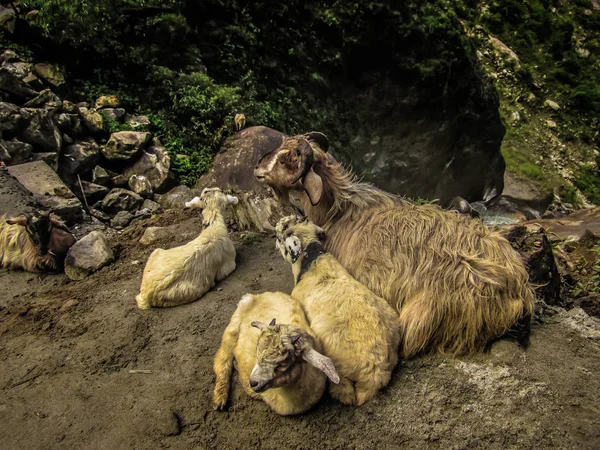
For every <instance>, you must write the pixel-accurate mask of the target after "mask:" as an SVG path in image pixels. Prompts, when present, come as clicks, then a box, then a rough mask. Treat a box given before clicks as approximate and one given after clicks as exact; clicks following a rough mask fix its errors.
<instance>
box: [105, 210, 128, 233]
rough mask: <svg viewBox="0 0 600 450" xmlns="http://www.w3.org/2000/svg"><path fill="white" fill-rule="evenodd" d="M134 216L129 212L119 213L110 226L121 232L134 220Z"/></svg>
mask: <svg viewBox="0 0 600 450" xmlns="http://www.w3.org/2000/svg"><path fill="white" fill-rule="evenodd" d="M133 217H134V216H133V214H131V213H130V212H129V211H119V212H118V213H117V215H116V216H115V217H113V219H112V220H111V221H110V226H111V227H113V228H116V229H117V230H120V229H122V228H125V227H126V226H127V225H129V223H130V222H131V221H132V220H133Z"/></svg>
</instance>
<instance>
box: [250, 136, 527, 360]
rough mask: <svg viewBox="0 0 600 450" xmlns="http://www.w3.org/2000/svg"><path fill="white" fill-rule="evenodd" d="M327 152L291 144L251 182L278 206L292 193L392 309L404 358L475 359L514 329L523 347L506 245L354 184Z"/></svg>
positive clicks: (520, 296)
mask: <svg viewBox="0 0 600 450" xmlns="http://www.w3.org/2000/svg"><path fill="white" fill-rule="evenodd" d="M313 144H317V145H313ZM327 148H328V141H327V138H326V137H325V136H324V135H323V134H321V133H314V132H313V133H309V134H307V135H303V136H294V137H291V138H287V139H285V140H284V142H283V143H282V144H281V146H280V147H279V148H278V149H276V150H274V151H273V152H271V153H268V154H267V155H265V156H263V158H262V159H261V160H260V161H259V162H258V165H257V167H256V169H255V176H256V177H257V178H258V179H259V180H260V181H263V182H265V183H267V184H268V185H270V186H271V187H272V188H273V190H274V192H275V194H276V196H277V197H278V198H279V199H280V201H283V202H287V201H289V196H290V194H291V193H292V192H293V193H295V194H296V195H297V196H298V200H299V202H300V204H301V205H302V208H303V210H304V213H305V214H306V216H307V217H308V218H309V219H310V220H311V221H312V222H314V223H315V224H317V225H319V226H321V227H322V228H323V229H324V230H325V232H326V233H327V240H326V241H325V247H326V250H327V251H328V252H331V253H332V254H333V255H334V256H335V257H336V258H337V259H338V260H339V262H340V263H341V264H342V265H343V266H344V267H345V268H346V269H347V270H348V271H349V272H350V273H351V274H352V275H353V276H354V277H355V278H356V279H358V281H360V282H361V283H363V284H364V285H366V286H367V287H368V288H369V289H371V290H372V291H373V292H375V293H376V294H378V295H379V296H381V297H383V298H384V299H386V300H387V301H388V302H389V303H390V305H391V306H392V307H394V308H396V310H397V311H398V312H399V322H400V323H399V325H400V333H401V337H402V343H401V346H400V349H401V354H402V355H403V356H404V357H410V356H413V355H416V354H419V353H422V352H425V351H430V350H437V351H439V352H441V353H448V354H452V355H464V354H470V353H474V352H477V351H480V350H482V349H484V348H485V346H486V345H487V344H488V343H489V342H491V341H493V340H495V339H497V338H499V337H501V336H503V335H505V333H507V332H508V331H509V329H510V328H511V326H513V325H518V326H519V328H520V334H519V336H518V339H519V341H520V342H521V344H523V345H527V343H528V340H529V332H530V325H531V317H532V314H533V308H534V301H535V299H534V296H533V291H532V290H531V287H530V286H529V283H528V275H527V271H526V270H525V267H524V265H523V263H522V261H521V259H520V257H519V255H518V254H517V253H516V252H515V251H514V250H513V249H512V247H511V246H510V244H509V242H508V241H507V240H506V239H504V238H503V237H501V236H500V235H499V234H498V233H496V232H494V231H491V230H489V229H488V228H487V227H486V226H485V225H483V224H482V223H481V222H480V221H476V220H472V219H470V218H468V217H462V216H460V215H459V214H458V213H456V212H455V211H444V210H442V209H441V208H440V207H438V206H436V205H414V204H412V203H410V202H408V201H405V200H403V199H401V198H400V197H397V196H395V195H392V194H389V193H386V192H384V191H382V190H380V189H377V188H376V187H374V186H372V185H369V184H367V183H361V182H359V181H358V180H357V178H356V176H355V175H354V174H353V173H352V172H350V171H348V170H345V169H344V168H343V167H342V166H341V165H340V164H339V163H338V162H337V161H336V160H335V159H334V158H333V157H331V156H330V155H328V154H327V153H326V150H327Z"/></svg>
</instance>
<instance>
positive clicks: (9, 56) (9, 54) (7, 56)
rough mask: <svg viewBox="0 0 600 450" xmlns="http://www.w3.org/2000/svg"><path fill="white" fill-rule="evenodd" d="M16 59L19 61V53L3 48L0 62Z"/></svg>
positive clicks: (15, 60)
mask: <svg viewBox="0 0 600 450" xmlns="http://www.w3.org/2000/svg"><path fill="white" fill-rule="evenodd" d="M17 61H21V58H19V55H17V54H16V53H15V52H14V51H13V50H10V49H9V50H4V51H3V52H2V54H1V55H0V62H2V63H7V62H17Z"/></svg>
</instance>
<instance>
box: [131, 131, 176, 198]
mask: <svg viewBox="0 0 600 450" xmlns="http://www.w3.org/2000/svg"><path fill="white" fill-rule="evenodd" d="M170 167H171V159H170V157H169V153H168V152H167V149H166V148H164V147H163V146H162V145H160V143H159V142H158V140H157V139H154V142H153V145H152V146H151V147H149V148H148V149H146V150H144V151H143V152H142V154H141V155H140V157H139V159H138V160H137V161H136V162H135V163H134V164H133V165H132V166H131V167H129V168H127V169H125V172H124V173H125V175H127V176H130V177H131V176H132V175H142V176H144V177H145V178H146V179H147V180H148V181H149V182H150V186H151V187H152V190H153V191H154V192H158V193H161V192H165V190H167V189H168V188H169V187H172V184H171V178H170V176H169V168H170Z"/></svg>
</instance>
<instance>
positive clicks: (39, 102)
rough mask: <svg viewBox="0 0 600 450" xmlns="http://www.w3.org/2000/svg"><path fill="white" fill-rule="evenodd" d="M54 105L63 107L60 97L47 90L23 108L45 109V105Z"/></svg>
mask: <svg viewBox="0 0 600 450" xmlns="http://www.w3.org/2000/svg"><path fill="white" fill-rule="evenodd" d="M49 103H53V104H54V105H56V106H62V100H61V99H60V97H59V96H58V95H56V94H55V93H54V92H52V91H51V90H50V89H45V90H43V91H42V92H40V93H39V94H38V95H37V96H36V97H34V98H32V99H31V100H29V101H28V102H27V103H25V104H24V105H23V106H24V107H25V108H43V107H44V106H45V105H47V104H49Z"/></svg>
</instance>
